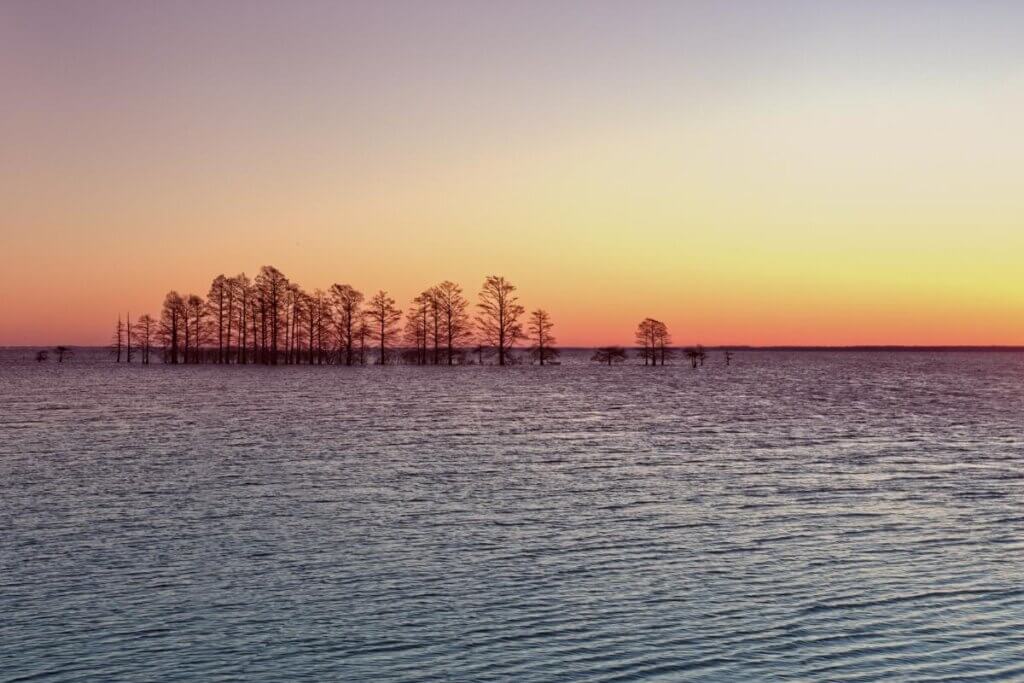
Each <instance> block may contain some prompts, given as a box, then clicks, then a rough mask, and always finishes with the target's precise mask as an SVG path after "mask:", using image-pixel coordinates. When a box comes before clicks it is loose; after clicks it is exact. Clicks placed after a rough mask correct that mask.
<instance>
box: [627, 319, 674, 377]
mask: <svg viewBox="0 0 1024 683" xmlns="http://www.w3.org/2000/svg"><path fill="white" fill-rule="evenodd" d="M636 343H637V346H639V347H640V357H641V358H643V359H644V365H652V366H653V365H658V364H659V363H658V361H661V363H660V364H661V365H664V364H665V360H666V359H667V358H670V357H671V356H672V353H673V351H672V348H671V344H672V336H671V335H670V334H669V332H668V326H667V325H665V323H663V322H661V321H660V320H655V319H654V318H644V319H643V320H641V321H640V324H639V325H637V328H636Z"/></svg>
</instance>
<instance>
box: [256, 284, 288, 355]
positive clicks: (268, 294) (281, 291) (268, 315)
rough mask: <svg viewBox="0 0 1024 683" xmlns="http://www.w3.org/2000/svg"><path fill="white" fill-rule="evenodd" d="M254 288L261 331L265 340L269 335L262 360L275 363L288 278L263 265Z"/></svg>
mask: <svg viewBox="0 0 1024 683" xmlns="http://www.w3.org/2000/svg"><path fill="white" fill-rule="evenodd" d="M256 289H258V290H259V293H260V298H261V300H262V301H261V307H262V318H263V320H262V332H261V334H262V335H263V336H264V348H265V349H266V343H265V340H266V339H267V338H268V337H269V341H270V347H269V350H268V351H266V352H265V353H264V359H263V362H264V363H267V362H269V363H270V365H277V361H278V342H279V337H280V331H281V325H282V322H284V320H282V318H283V309H284V305H285V296H286V292H287V290H288V278H286V277H285V276H284V273H282V272H281V271H279V270H278V269H277V268H275V267H273V266H263V267H262V268H260V273H259V275H257V276H256Z"/></svg>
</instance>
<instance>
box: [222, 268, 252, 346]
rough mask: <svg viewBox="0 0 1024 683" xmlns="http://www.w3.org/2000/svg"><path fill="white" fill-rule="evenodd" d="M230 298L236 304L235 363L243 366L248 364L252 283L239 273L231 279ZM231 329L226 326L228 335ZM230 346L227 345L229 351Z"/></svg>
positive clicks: (243, 274)
mask: <svg viewBox="0 0 1024 683" xmlns="http://www.w3.org/2000/svg"><path fill="white" fill-rule="evenodd" d="M231 298H232V300H233V301H235V302H236V304H235V306H234V308H235V310H236V311H237V317H236V319H235V321H234V322H235V326H236V328H237V329H238V357H237V361H238V362H239V363H241V364H243V365H245V364H246V363H248V362H249V356H250V354H249V336H250V332H249V328H250V326H251V324H252V322H251V318H252V299H253V293H252V282H250V281H249V278H248V277H247V276H246V274H245V273H239V274H238V275H236V276H235V277H233V278H231ZM230 330H231V327H230V325H229V326H228V331H229V333H230ZM230 346H231V344H230V343H229V344H228V347H229V349H230Z"/></svg>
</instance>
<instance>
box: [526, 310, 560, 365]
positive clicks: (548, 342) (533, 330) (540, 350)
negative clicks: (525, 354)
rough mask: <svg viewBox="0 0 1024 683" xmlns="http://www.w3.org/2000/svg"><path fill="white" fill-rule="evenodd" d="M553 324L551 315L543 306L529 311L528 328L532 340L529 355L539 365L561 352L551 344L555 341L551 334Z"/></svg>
mask: <svg viewBox="0 0 1024 683" xmlns="http://www.w3.org/2000/svg"><path fill="white" fill-rule="evenodd" d="M554 326H555V325H554V323H552V322H551V316H550V315H548V312H547V311H545V310H544V309H543V308H538V309H537V310H535V311H533V312H532V313H530V320H529V330H530V339H531V341H532V342H533V345H532V346H531V347H530V357H531V358H533V360H534V362H536V363H539V364H540V365H544V363H546V362H550V361H552V360H554V359H555V358H558V355H559V354H560V353H561V351H559V350H558V349H556V348H554V347H553V346H552V345H553V344H554V343H555V342H556V340H555V337H554V335H552V334H551V330H552V328H554Z"/></svg>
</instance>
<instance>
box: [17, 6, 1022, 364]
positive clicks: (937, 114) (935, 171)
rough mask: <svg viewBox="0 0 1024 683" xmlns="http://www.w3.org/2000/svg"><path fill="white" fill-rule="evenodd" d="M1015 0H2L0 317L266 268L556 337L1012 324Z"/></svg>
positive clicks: (803, 334) (82, 337) (798, 337)
mask: <svg viewBox="0 0 1024 683" xmlns="http://www.w3.org/2000/svg"><path fill="white" fill-rule="evenodd" d="M1022 36H1024V4H1022V3H1020V2H986V1H984V0H972V1H970V2H967V1H958V2H943V1H938V0H936V1H930V2H916V1H912V0H905V1H896V2H864V1H862V0H856V1H853V0H851V1H850V2H828V1H823V0H815V1H813V2H812V1H808V2H785V1H781V0H780V1H776V2H771V1H767V0H760V1H758V2H682V1H679V2H625V1H623V2H596V1H588V2H568V1H562V2H559V1H556V2H515V3H511V2H508V3H494V2H408V3H391V2H378V1H375V2H365V3H363V2H358V3H357V2H351V3H343V2H274V3H267V2H237V3H234V2H217V3H199V2H89V1H84V0H83V1H77V2H46V1H41V0H31V1H28V2H18V1H15V0H5V2H3V3H2V4H0V87H2V92H3V105H2V108H0V344H7V345H11V344H55V343H75V344H88V343H106V342H107V341H108V339H109V337H110V333H111V330H112V327H113V322H114V321H115V320H116V317H117V315H118V312H119V311H127V310H130V311H131V312H132V313H133V315H137V314H139V313H143V312H151V313H157V311H158V307H159V304H160V302H161V300H162V298H163V295H164V293H165V292H166V291H167V290H169V289H172V288H173V289H178V290H179V291H182V292H187V291H195V292H197V293H200V294H205V293H206V291H207V288H208V286H209V281H210V279H211V278H212V277H213V276H215V275H216V274H218V273H222V272H223V273H227V274H233V273H236V272H239V271H246V272H247V273H249V274H250V275H252V274H254V273H255V272H256V271H257V269H258V268H259V266H260V265H261V264H264V263H268V264H273V265H275V266H277V267H278V268H280V269H281V270H282V271H284V272H285V274H287V275H288V276H289V277H291V278H293V279H295V280H298V281H299V282H300V283H302V284H303V285H304V286H306V287H307V288H309V289H312V288H314V287H323V288H326V287H328V286H329V285H330V284H331V283H332V282H348V283H351V284H353V285H355V286H356V287H359V288H361V289H363V290H364V291H367V292H370V291H375V290H376V289H378V288H385V289H388V290H389V291H391V293H392V294H393V295H394V296H396V298H398V299H399V300H400V301H402V302H403V303H405V302H407V301H408V299H409V298H411V297H412V296H413V295H414V294H415V293H416V292H418V291H420V290H422V289H423V288H424V287H425V286H427V285H430V284H433V283H435V282H437V281H440V280H442V279H453V280H456V281H458V282H461V283H462V284H463V286H464V287H465V288H466V290H467V291H468V292H470V293H472V294H474V295H475V292H476V291H477V289H478V288H479V284H480V282H481V281H482V280H483V277H484V276H485V275H487V274H489V273H499V274H503V275H505V276H506V277H508V278H509V279H511V280H512V281H513V282H515V283H516V284H517V285H518V286H519V288H520V293H521V297H522V302H523V303H524V304H525V305H526V306H528V307H530V308H533V307H537V306H543V307H545V308H547V309H548V310H549V311H550V312H551V313H552V315H553V317H554V320H555V322H556V333H557V336H558V338H559V341H560V342H561V343H563V344H565V345H589V344H599V343H626V342H630V341H631V340H632V332H633V329H634V328H635V325H636V322H637V321H638V320H639V319H640V318H643V317H644V316H654V317H658V318H661V319H663V320H665V321H666V322H668V324H669V326H670V328H671V330H672V331H673V333H674V336H675V341H676V342H677V343H680V344H689V343H695V342H702V343H705V344H740V343H745V344H812V345H817V344H890V343H892V344H1024V40H1022V38H1021V37H1022Z"/></svg>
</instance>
